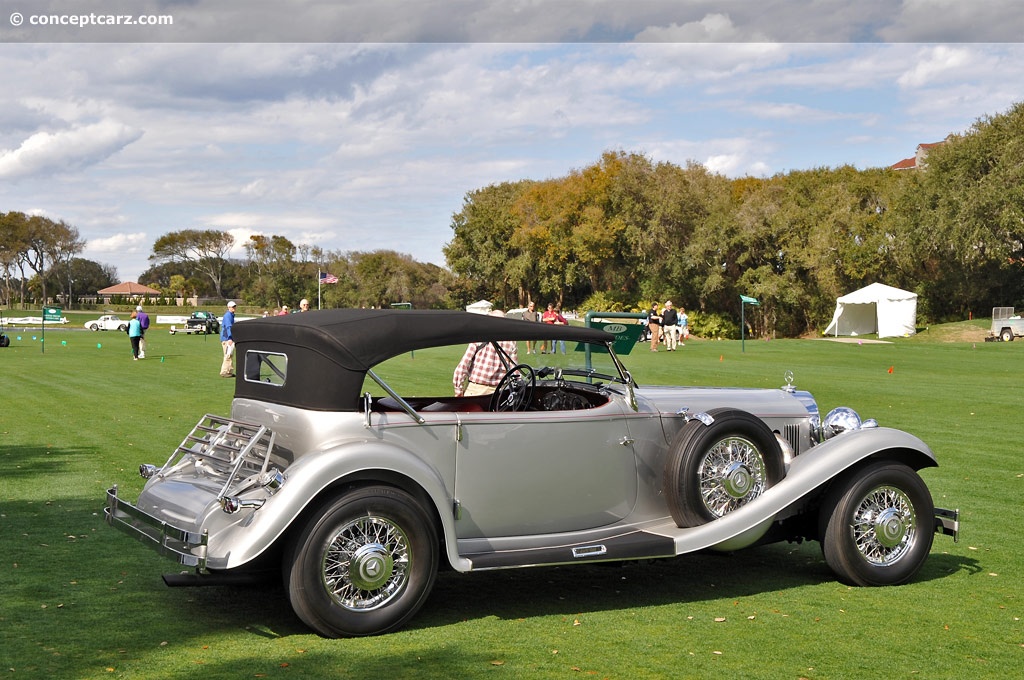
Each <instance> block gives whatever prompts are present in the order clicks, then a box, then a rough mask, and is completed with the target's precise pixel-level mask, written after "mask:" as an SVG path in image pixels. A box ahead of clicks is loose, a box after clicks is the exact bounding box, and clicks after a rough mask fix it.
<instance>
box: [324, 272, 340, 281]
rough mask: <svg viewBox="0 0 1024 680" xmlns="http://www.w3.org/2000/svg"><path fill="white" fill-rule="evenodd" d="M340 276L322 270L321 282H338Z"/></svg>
mask: <svg viewBox="0 0 1024 680" xmlns="http://www.w3.org/2000/svg"><path fill="white" fill-rule="evenodd" d="M337 282H338V277H337V276H335V275H334V274H331V273H329V272H320V283H337Z"/></svg>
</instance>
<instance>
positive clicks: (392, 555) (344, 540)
mask: <svg viewBox="0 0 1024 680" xmlns="http://www.w3.org/2000/svg"><path fill="white" fill-rule="evenodd" d="M438 546H439V540H438V536H437V529H436V527H435V525H434V522H433V521H432V520H431V517H430V515H429V512H428V510H427V508H426V507H425V506H423V505H421V504H420V502H419V501H418V500H417V499H416V498H415V497H413V496H412V495H410V494H408V493H406V492H405V491H402V490H401V489H397V488H394V487H388V486H366V487H357V488H353V489H349V490H346V491H344V492H343V493H341V494H340V495H339V496H337V497H336V498H334V499H333V500H329V501H327V502H326V503H325V504H324V505H323V506H322V507H320V508H317V509H315V510H314V511H311V512H310V514H309V521H308V522H307V524H306V526H305V527H304V528H303V529H302V531H299V532H296V533H295V534H294V535H293V536H292V537H291V538H290V539H289V546H288V548H287V550H286V552H285V556H284V563H283V570H284V582H285V586H286V587H287V589H288V597H289V599H290V600H291V604H292V608H293V609H294V610H295V613H296V614H297V615H298V616H299V618H300V619H302V620H303V622H305V623H306V625H308V626H309V627H310V628H312V629H313V630H315V631H316V632H318V633H320V634H321V635H324V636H326V637H352V636H358V635H379V634H381V633H387V632H389V631H392V630H396V629H397V628H400V627H401V626H402V625H404V624H405V622H406V621H408V620H409V619H410V618H411V617H412V616H413V615H414V614H415V613H416V611H417V610H419V608H420V607H421V606H422V605H423V603H424V602H425V601H426V599H427V596H428V595H429V594H430V590H431V588H432V587H433V585H434V578H435V577H436V575H437V565H438Z"/></svg>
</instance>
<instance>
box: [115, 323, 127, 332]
mask: <svg viewBox="0 0 1024 680" xmlns="http://www.w3.org/2000/svg"><path fill="white" fill-rule="evenodd" d="M117 330H119V331H121V332H122V333H127V332H128V326H126V325H124V324H121V325H120V326H118V327H117Z"/></svg>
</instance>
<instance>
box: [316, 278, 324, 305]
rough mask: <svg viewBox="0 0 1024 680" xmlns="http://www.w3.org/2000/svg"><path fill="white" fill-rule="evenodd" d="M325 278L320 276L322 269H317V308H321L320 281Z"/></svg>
mask: <svg viewBox="0 0 1024 680" xmlns="http://www.w3.org/2000/svg"><path fill="white" fill-rule="evenodd" d="M321 281H323V279H321V278H320V270H319V269H317V270H316V308H317V309H318V310H319V309H320V282H321Z"/></svg>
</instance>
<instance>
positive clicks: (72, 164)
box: [0, 121, 142, 180]
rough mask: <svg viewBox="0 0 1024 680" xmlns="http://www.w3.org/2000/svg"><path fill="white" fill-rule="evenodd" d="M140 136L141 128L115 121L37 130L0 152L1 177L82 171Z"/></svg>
mask: <svg viewBox="0 0 1024 680" xmlns="http://www.w3.org/2000/svg"><path fill="white" fill-rule="evenodd" d="M141 136H142V131H141V130H136V129H132V128H130V127H128V126H126V125H122V124H120V123H117V122H114V121H103V122H100V123H95V124H93V125H84V126H79V127H74V128H72V129H69V130H62V131H60V132H54V133H50V132H37V133H36V134H34V135H32V136H31V137H29V138H28V139H26V140H25V141H24V142H23V143H22V144H21V146H20V147H18V148H17V149H14V150H5V151H2V152H0V179H9V180H14V179H19V178H22V177H26V176H30V175H36V174H44V173H62V172H67V171H69V170H79V169H82V168H85V167H87V166H90V165H95V164H97V163H100V162H102V161H103V160H104V159H106V158H108V157H109V156H111V155H113V154H115V153H117V152H118V151H120V150H121V149H123V148H124V147H125V146H127V145H129V144H131V143H132V142H134V141H135V140H137V139H139V137H141Z"/></svg>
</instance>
